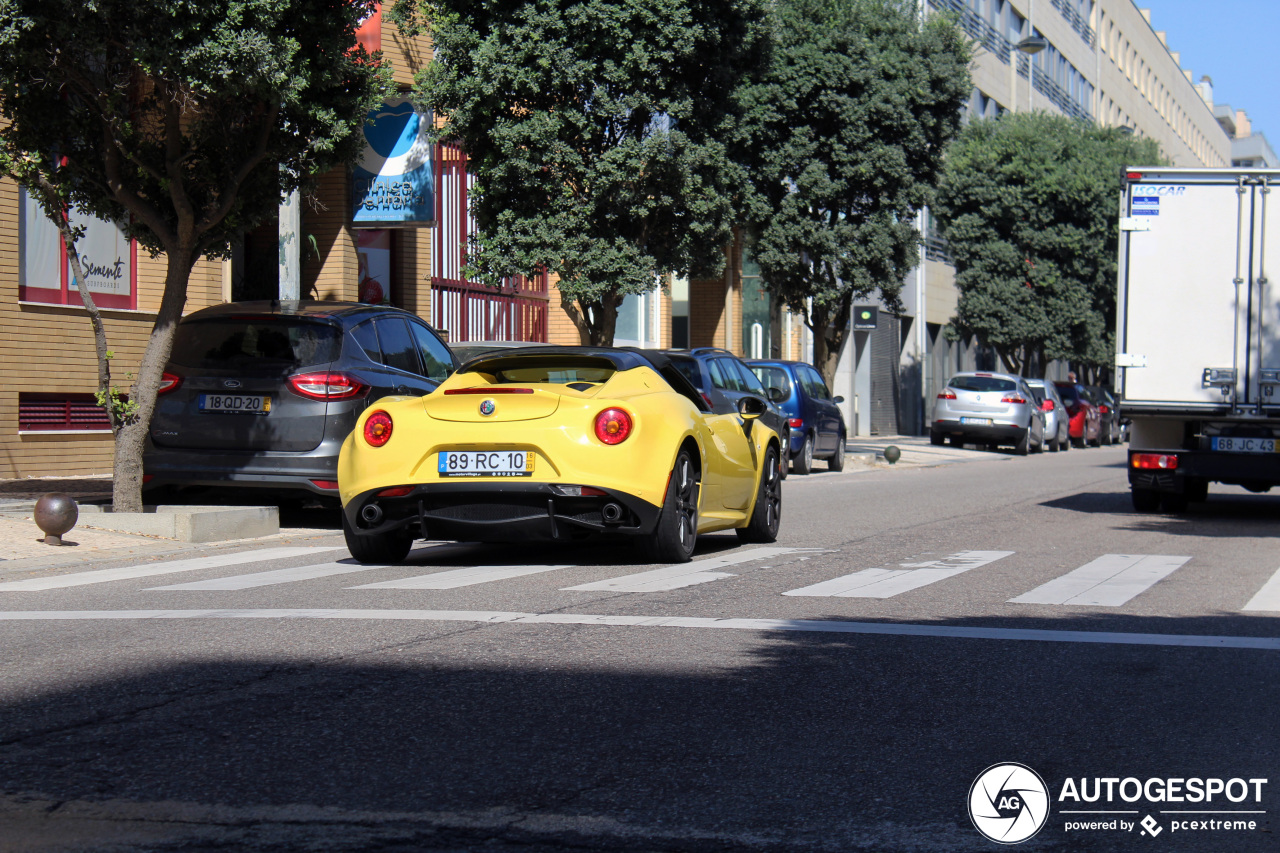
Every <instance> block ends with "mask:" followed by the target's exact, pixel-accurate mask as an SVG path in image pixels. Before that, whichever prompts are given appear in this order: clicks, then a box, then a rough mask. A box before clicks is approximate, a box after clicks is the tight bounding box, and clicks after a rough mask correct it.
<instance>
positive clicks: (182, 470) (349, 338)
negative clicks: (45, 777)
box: [142, 301, 456, 502]
mask: <svg viewBox="0 0 1280 853" xmlns="http://www.w3.org/2000/svg"><path fill="white" fill-rule="evenodd" d="M455 367H456V363H455V360H454V357H453V354H452V352H450V350H449V347H448V346H447V345H446V344H445V343H444V342H443V341H442V340H440V338H439V337H438V336H437V335H436V333H435V332H434V331H433V330H432V329H431V327H430V326H428V325H427V324H426V323H425V322H423V321H422V320H421V319H420V318H418V317H417V316H416V315H415V314H411V313H410V312H408V311H402V310H400V309H398V308H389V307H385V306H376V305H362V304H356V303H342V302H313V301H300V302H284V303H279V302H275V301H272V302H241V303H234V302H233V303H228V304H225V305H217V306H214V307H212V308H205V309H203V310H201V311H196V312H194V313H192V314H190V315H189V316H187V317H185V318H183V320H182V321H181V322H180V323H179V324H178V329H177V333H176V336H175V338H174V344H173V352H172V354H171V355H170V358H169V362H168V364H167V365H166V366H165V373H164V379H163V382H162V383H161V387H160V396H159V397H158V398H157V400H156V411H155V415H154V416H153V417H152V419H151V430H150V432H149V433H148V436H147V443H146V446H145V448H144V450H143V463H142V464H143V478H144V486H143V489H144V494H145V495H146V496H147V497H146V499H147V500H148V501H152V502H154V501H158V500H161V499H164V498H168V497H170V496H172V494H173V492H174V491H175V490H186V491H188V492H189V491H191V490H192V488H193V487H223V488H225V487H233V488H237V489H246V488H252V489H271V490H275V491H280V492H292V493H294V494H295V495H299V496H301V495H305V494H308V493H309V494H312V495H324V496H332V497H334V498H336V497H337V494H338V482H337V481H338V474H337V471H338V451H339V450H340V449H341V447H342V442H343V440H344V439H345V438H346V437H347V435H348V433H350V432H351V430H352V428H353V427H354V426H355V422H356V418H357V417H358V416H359V415H360V413H361V412H362V411H363V410H364V409H365V407H366V406H368V405H369V404H370V403H372V402H374V401H375V400H378V399H379V398H381V397H385V396H388V395H414V396H421V395H424V394H429V393H431V392H432V391H433V390H435V388H436V386H437V385H439V384H440V382H442V381H443V380H444V379H445V378H446V377H447V376H448V375H449V374H450V373H451V372H452V371H453V370H454V369H455Z"/></svg>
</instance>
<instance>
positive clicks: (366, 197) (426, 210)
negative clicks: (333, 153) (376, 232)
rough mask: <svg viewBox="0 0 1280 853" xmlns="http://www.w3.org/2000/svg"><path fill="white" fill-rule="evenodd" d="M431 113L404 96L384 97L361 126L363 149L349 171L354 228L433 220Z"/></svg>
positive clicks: (405, 225)
mask: <svg viewBox="0 0 1280 853" xmlns="http://www.w3.org/2000/svg"><path fill="white" fill-rule="evenodd" d="M430 129H431V114H430V113H423V112H419V111H417V110H415V109H414V108H413V104H411V103H410V102H409V100H408V99H407V98H400V99H397V100H391V101H384V102H383V103H382V105H381V106H380V107H379V108H377V109H375V110H372V111H370V112H369V114H368V117H367V118H366V121H365V125H364V139H365V146H364V153H363V154H362V155H361V157H360V161H359V163H358V164H357V165H356V166H355V168H354V169H353V172H354V174H353V181H352V185H351V202H352V214H351V224H352V226H353V227H355V228H414V227H417V226H424V225H431V224H432V223H433V222H434V221H435V209H436V206H435V184H434V181H435V175H434V172H433V168H434V160H433V156H432V155H433V153H434V147H433V146H432V144H431V141H430V139H429V138H428V136H427V134H428V131H429V130H430Z"/></svg>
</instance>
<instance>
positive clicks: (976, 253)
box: [935, 113, 1161, 372]
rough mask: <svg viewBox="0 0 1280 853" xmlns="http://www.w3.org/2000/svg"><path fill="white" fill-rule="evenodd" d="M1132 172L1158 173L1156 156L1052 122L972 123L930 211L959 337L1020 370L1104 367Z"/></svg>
mask: <svg viewBox="0 0 1280 853" xmlns="http://www.w3.org/2000/svg"><path fill="white" fill-rule="evenodd" d="M1126 163H1127V164H1144V165H1159V164H1160V163H1161V160H1160V152H1159V149H1158V147H1157V146H1156V144H1155V143H1154V142H1152V141H1151V140H1146V139H1137V138H1134V137H1133V136H1129V135H1126V134H1123V133H1121V132H1120V131H1119V130H1117V129H1115V128H1100V127H1097V126H1096V125H1092V124H1085V123H1082V122H1078V121H1075V120H1072V119H1069V118H1066V117H1064V116H1055V115H1050V114H1047V113H1013V114H1006V115H1003V116H1001V117H1000V118H998V119H990V120H984V121H975V122H972V123H971V124H969V125H968V126H967V127H966V128H965V129H964V132H963V133H962V134H961V136H960V138H959V139H958V140H957V141H956V143H955V144H954V145H953V146H952V147H951V150H950V152H949V154H948V156H947V166H946V171H945V173H944V175H943V179H942V182H941V184H940V186H939V189H938V198H937V202H936V205H935V210H936V212H937V214H938V217H939V219H940V220H941V224H942V227H943V233H944V234H945V236H946V238H947V240H948V242H949V244H950V248H951V255H952V257H953V258H954V260H955V264H956V286H957V288H958V289H959V291H960V300H959V305H958V308H957V314H956V317H955V319H954V320H953V321H952V333H953V334H958V335H962V336H969V335H974V336H977V338H978V339H979V340H981V341H983V342H985V343H987V344H989V345H990V346H992V347H993V348H994V349H995V350H996V352H997V353H999V354H1000V356H1001V358H1002V359H1003V360H1004V362H1005V364H1006V366H1008V367H1009V369H1011V370H1016V371H1019V372H1020V371H1022V370H1023V369H1024V368H1025V367H1026V366H1027V364H1028V362H1029V361H1031V360H1034V359H1038V360H1039V363H1040V364H1042V365H1043V364H1044V363H1045V361H1046V359H1066V360H1069V361H1071V362H1073V363H1075V364H1078V365H1088V366H1101V365H1106V364H1109V363H1110V362H1111V360H1112V358H1113V356H1114V350H1115V348H1114V345H1113V341H1114V331H1115V275H1116V250H1117V239H1118V230H1117V217H1118V215H1119V214H1118V210H1119V198H1120V188H1121V177H1122V175H1121V170H1122V168H1123V167H1124V165H1125V164H1126Z"/></svg>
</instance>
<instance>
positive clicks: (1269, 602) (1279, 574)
mask: <svg viewBox="0 0 1280 853" xmlns="http://www.w3.org/2000/svg"><path fill="white" fill-rule="evenodd" d="M1244 609H1245V610H1262V611H1270V612H1273V613H1280V570H1277V571H1276V573H1275V574H1274V575H1272V576H1271V580H1269V581H1267V582H1266V583H1265V584H1263V585H1262V589H1260V590H1258V594H1257V595H1255V596H1254V597H1253V598H1251V599H1249V603H1248V604H1246V605H1245V606H1244Z"/></svg>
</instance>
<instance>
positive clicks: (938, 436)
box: [929, 430, 947, 447]
mask: <svg viewBox="0 0 1280 853" xmlns="http://www.w3.org/2000/svg"><path fill="white" fill-rule="evenodd" d="M946 441H947V437H946V436H945V435H943V434H942V433H940V432H933V431H932V430H930V431H929V443H930V444H932V445H933V446H934V447H941V446H942V445H943V444H945V443H946Z"/></svg>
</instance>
